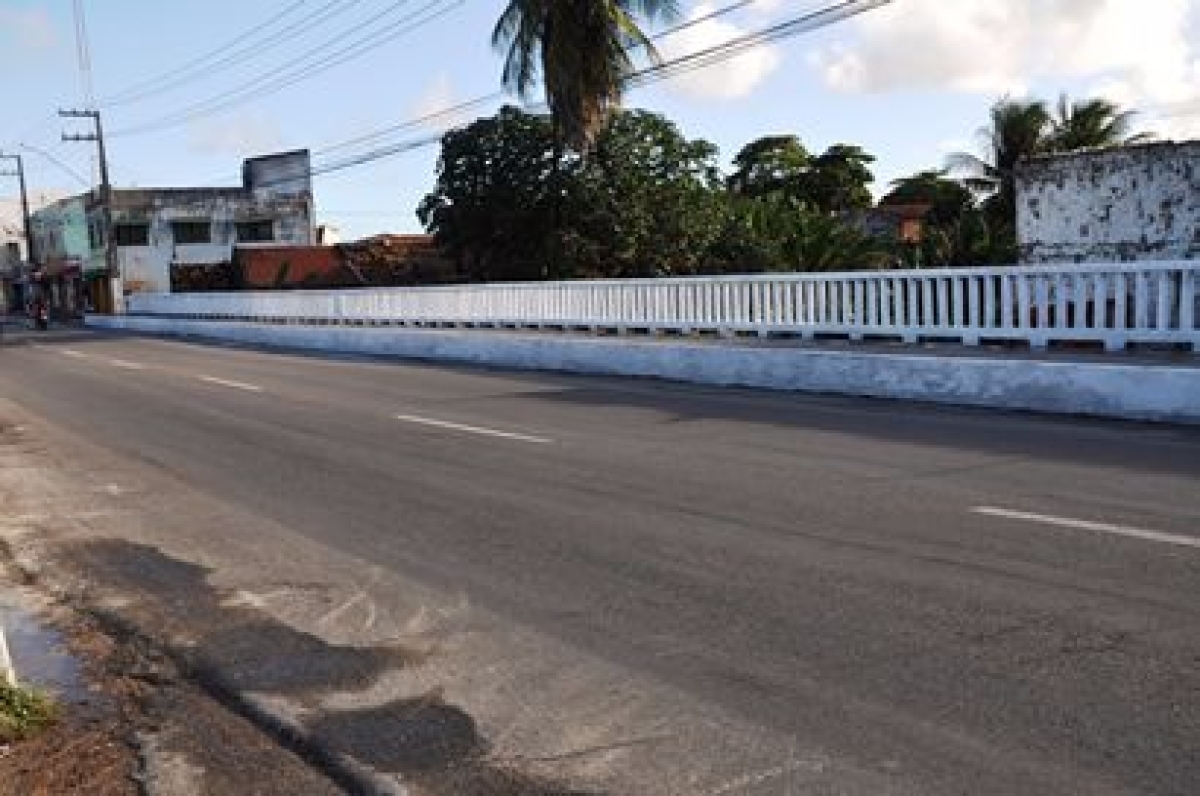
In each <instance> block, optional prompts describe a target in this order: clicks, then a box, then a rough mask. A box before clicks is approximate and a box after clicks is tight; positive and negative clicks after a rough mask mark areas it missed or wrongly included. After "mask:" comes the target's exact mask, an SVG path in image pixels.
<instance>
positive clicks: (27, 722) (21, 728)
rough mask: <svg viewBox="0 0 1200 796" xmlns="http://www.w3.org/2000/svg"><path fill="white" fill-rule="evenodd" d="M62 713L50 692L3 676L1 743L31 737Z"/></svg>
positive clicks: (0, 708)
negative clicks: (28, 686) (23, 684)
mask: <svg viewBox="0 0 1200 796" xmlns="http://www.w3.org/2000/svg"><path fill="white" fill-rule="evenodd" d="M59 712H60V710H59V705H58V703H57V702H55V701H54V699H53V698H52V697H51V696H50V695H48V694H46V693H44V692H42V691H38V690H36V689H32V688H20V687H14V686H11V685H9V684H8V683H6V682H4V681H3V679H0V744H5V743H16V742H17V741H24V740H26V739H27V738H32V737H33V736H35V735H37V734H38V733H39V732H41V731H42V730H44V729H46V728H47V727H50V726H51V725H53V724H54V723H55V722H56V721H58V718H59Z"/></svg>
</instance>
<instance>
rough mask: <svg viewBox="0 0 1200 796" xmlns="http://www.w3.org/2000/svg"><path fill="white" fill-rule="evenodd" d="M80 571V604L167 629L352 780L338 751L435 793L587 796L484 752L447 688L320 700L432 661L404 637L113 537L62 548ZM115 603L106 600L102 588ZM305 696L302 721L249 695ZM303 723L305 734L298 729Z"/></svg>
mask: <svg viewBox="0 0 1200 796" xmlns="http://www.w3.org/2000/svg"><path fill="white" fill-rule="evenodd" d="M56 557H57V558H59V559H60V560H61V561H62V563H64V564H67V565H68V566H69V568H70V569H71V571H74V572H77V573H79V574H80V575H82V576H83V577H84V585H83V587H82V588H83V591H84V592H85V593H84V594H83V595H82V596H81V598H80V602H81V603H83V604H85V605H87V604H89V603H92V602H95V601H96V600H95V598H97V597H100V598H101V599H100V600H99V606H95V605H93V606H92V607H93V610H94V611H95V612H96V613H97V614H98V615H99V616H101V618H103V619H106V620H108V621H110V622H113V623H117V624H120V625H124V626H126V627H127V628H128V629H130V630H132V629H135V628H136V629H137V630H136V633H138V634H140V635H142V636H143V637H150V636H153V637H154V638H160V637H166V638H167V639H170V640H171V641H169V642H168V643H169V644H170V645H171V652H172V655H173V656H174V657H175V658H176V659H177V662H178V663H179V665H180V666H181V668H182V669H183V670H184V671H186V672H188V673H190V674H191V675H192V676H193V677H195V679H196V680H197V681H198V682H199V683H200V684H201V685H202V686H204V687H205V688H207V689H208V690H209V691H210V692H211V693H212V694H213V695H214V696H216V697H217V698H219V699H221V700H223V701H225V702H227V703H229V704H230V705H231V707H233V708H234V709H236V710H239V711H241V712H243V713H246V714H247V715H248V716H249V717H250V718H252V719H254V720H256V721H258V722H259V723H260V724H265V725H266V729H268V730H269V731H271V732H272V733H273V734H275V735H276V737H277V739H278V740H279V741H280V742H281V743H284V744H286V745H289V746H291V747H293V748H294V750H295V751H297V752H298V753H300V754H301V755H302V756H304V757H306V758H308V759H309V760H310V761H312V762H314V763H316V764H317V765H319V766H321V767H322V768H324V769H326V770H327V773H329V774H330V775H331V776H334V777H335V778H336V779H338V780H339V781H341V782H342V783H343V784H344V785H346V786H347V787H351V788H353V786H354V781H353V779H352V777H351V776H348V775H346V774H345V772H344V771H339V763H338V762H337V761H338V760H339V759H352V760H353V761H355V764H356V765H358V766H367V767H369V768H370V769H373V770H374V771H377V772H381V773H384V774H388V775H396V776H400V777H402V779H403V781H404V782H405V784H406V785H409V784H411V785H414V786H416V788H417V789H418V791H417V792H419V793H422V794H429V795H430V796H443V794H444V795H445V796H450V795H451V794H454V795H455V796H484V795H485V794H487V796H507V795H508V794H512V795H513V796H516V795H517V794H520V795H521V796H586V793H585V792H584V791H579V790H572V789H569V788H566V787H564V786H562V785H560V784H557V783H555V782H553V781H551V780H548V779H542V778H540V777H538V776H535V775H531V774H528V773H525V772H523V771H521V770H519V766H518V765H516V764H513V763H510V762H508V761H498V760H495V759H493V758H489V757H488V752H489V744H488V743H487V740H486V739H485V738H483V737H481V735H480V733H479V731H478V728H477V726H476V722H475V720H474V718H472V717H471V716H470V715H469V714H468V713H467V712H465V711H464V710H462V709H461V708H459V707H457V706H454V705H451V704H447V703H446V702H444V701H443V700H442V698H441V696H440V694H432V695H428V696H425V697H420V698H416V699H400V700H394V701H391V702H388V703H385V704H381V705H375V706H370V707H363V708H355V709H350V710H323V709H320V708H318V707H317V706H318V705H319V704H320V699H319V698H320V697H321V696H323V695H328V694H333V693H347V692H352V693H358V692H363V691H366V690H368V689H370V688H371V687H372V686H374V685H375V684H377V683H378V681H379V680H380V678H381V677H382V676H383V675H384V674H385V673H387V672H390V671H395V670H397V669H403V668H405V667H411V666H415V665H418V664H422V663H425V662H426V658H427V657H428V656H427V654H425V653H422V652H419V651H414V650H410V649H406V648H404V647H401V646H398V645H388V646H382V647H356V646H346V645H337V644H331V643H329V642H327V641H326V640H324V639H322V638H320V637H318V636H316V635H313V634H310V633H306V632H304V631H302V630H298V629H296V628H294V627H291V626H289V625H287V624H285V623H283V622H281V621H279V620H277V619H275V618H274V617H272V616H270V615H269V614H267V613H266V612H264V611H261V610H259V609H257V608H254V607H247V606H246V605H244V604H241V603H239V602H238V601H237V600H236V599H231V595H230V594H229V593H226V592H225V591H223V590H220V589H217V588H215V587H213V586H212V585H211V584H210V583H209V582H208V576H209V574H210V570H208V569H207V568H205V567H203V566H201V565H198V564H195V563H191V562H187V561H182V560H179V559H176V558H172V557H171V556H168V555H165V554H164V553H163V552H162V551H160V550H158V549H156V548H153V547H149V546H146V545H140V544H135V543H132V542H126V541H121V540H114V539H107V540H94V541H87V542H78V543H73V544H69V545H64V546H63V547H62V548H61V549H60V550H59V551H58V553H57V556H56ZM104 595H108V596H111V597H116V598H117V601H116V603H114V604H116V605H117V606H118V607H116V608H111V607H107V608H106V607H103V604H104V600H103V596H104ZM251 694H266V695H273V696H281V697H287V698H291V699H296V700H298V702H299V704H300V705H302V706H304V707H305V712H304V713H303V718H301V719H299V721H300V724H299V726H289V725H288V722H287V721H284V722H283V724H274V721H275V719H274V718H273V717H270V716H264V715H261V714H260V712H259V711H260V708H258V707H253V706H249V705H248V703H247V702H246V701H245V700H246V697H247V695H251ZM297 731H298V732H297Z"/></svg>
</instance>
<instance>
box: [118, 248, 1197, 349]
mask: <svg viewBox="0 0 1200 796" xmlns="http://www.w3.org/2000/svg"><path fill="white" fill-rule="evenodd" d="M1198 277H1200V260H1197V261H1186V260H1185V261H1179V262H1137V263H1096V264H1084V265H1039V266H1021V267H1007V268H972V269H937V270H933V269H931V270H918V271H870V272H867V271H864V272H851V273H837V274H760V275H753V276H722V277H697V278H673V279H645V280H596V281H574V282H531V283H518V284H490V285H454V286H445V287H421V288H373V289H353V290H328V291H262V292H236V293H189V294H172V295H165V294H135V295H132V296H130V297H129V300H128V311H129V312H130V313H134V314H145V315H166V316H173V317H181V318H193V319H210V320H240V321H253V322H262V323H300V324H317V325H325V324H336V325H372V326H373V325H412V326H447V325H450V326H469V327H501V328H512V327H516V328H530V327H542V328H544V327H549V328H562V329H591V330H604V329H614V330H618V331H627V330H647V331H673V332H678V333H684V334H688V333H697V332H706V331H707V332H716V333H719V334H726V335H731V334H737V333H757V334H761V335H770V334H793V335H799V336H802V337H805V338H811V337H813V336H816V335H839V336H847V337H849V338H851V339H862V338H864V337H880V338H894V339H899V340H903V341H905V342H918V341H922V340H929V339H938V340H942V339H949V340H957V341H959V342H962V343H964V344H966V345H976V344H978V343H980V342H981V341H987V340H1015V341H1024V342H1026V343H1028V344H1029V345H1031V346H1033V347H1043V346H1045V345H1047V344H1049V343H1051V342H1063V341H1096V342H1101V343H1103V344H1104V346H1105V347H1106V348H1107V349H1109V350H1120V349H1123V348H1124V347H1125V346H1127V345H1129V344H1132V343H1179V344H1187V345H1190V346H1191V347H1192V350H1193V351H1194V350H1197V347H1198V345H1200V330H1198V329H1197V315H1198V314H1200V313H1198V307H1197V304H1198V303H1200V302H1198V300H1197V295H1198V294H1197V286H1196V285H1197V281H1198Z"/></svg>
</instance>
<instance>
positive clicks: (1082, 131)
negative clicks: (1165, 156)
mask: <svg viewBox="0 0 1200 796" xmlns="http://www.w3.org/2000/svg"><path fill="white" fill-rule="evenodd" d="M1136 115H1137V113H1136V112H1135V111H1122V110H1121V109H1120V107H1118V106H1117V104H1116V103H1114V102H1109V101H1108V100H1106V99H1100V98H1096V99H1089V100H1075V101H1071V100H1070V99H1069V98H1068V97H1067V95H1066V94H1063V95H1061V96H1060V97H1059V98H1058V107H1057V109H1056V113H1055V115H1054V118H1053V119H1051V120H1050V132H1049V139H1048V144H1049V147H1050V148H1051V149H1052V150H1053V151H1055V152H1074V151H1076V150H1079V149H1099V148H1101V147H1111V146H1127V145H1130V144H1139V143H1143V142H1145V141H1147V140H1149V139H1151V138H1153V135H1152V134H1150V133H1137V134H1132V133H1130V128H1131V127H1132V126H1133V119H1134V117H1135V116H1136Z"/></svg>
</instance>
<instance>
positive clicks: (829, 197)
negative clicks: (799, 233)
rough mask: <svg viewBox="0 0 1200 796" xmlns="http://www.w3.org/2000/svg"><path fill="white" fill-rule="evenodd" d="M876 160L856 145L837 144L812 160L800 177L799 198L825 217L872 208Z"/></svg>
mask: <svg viewBox="0 0 1200 796" xmlns="http://www.w3.org/2000/svg"><path fill="white" fill-rule="evenodd" d="M874 162H875V157H874V156H873V155H871V154H869V153H867V152H866V151H865V150H864V149H863V148H862V147H858V146H854V145H853V144H834V145H833V146H831V147H829V148H828V149H826V150H825V151H824V152H822V153H821V154H820V155H818V156H817V157H816V158H814V159H813V161H812V164H811V166H810V167H809V169H808V170H807V171H806V172H805V173H804V174H803V175H801V177H800V187H799V190H798V191H797V193H796V195H797V196H798V197H799V198H800V199H802V200H803V201H804V202H805V203H807V204H808V205H809V206H810V207H814V208H816V209H818V210H821V211H822V212H825V213H831V214H832V213H844V212H846V211H847V210H855V209H861V208H866V207H870V206H871V204H872V199H871V189H870V188H869V187H868V186H870V184H871V183H872V182H873V181H874V180H875V175H873V174H872V173H871V169H870V168H869V165H870V164H871V163H874Z"/></svg>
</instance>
